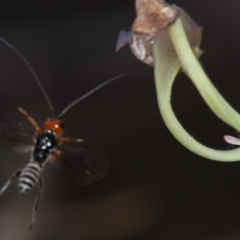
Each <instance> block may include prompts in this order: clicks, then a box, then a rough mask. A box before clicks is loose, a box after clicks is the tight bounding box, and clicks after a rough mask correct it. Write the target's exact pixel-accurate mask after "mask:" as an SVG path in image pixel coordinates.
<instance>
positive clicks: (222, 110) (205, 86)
mask: <svg viewBox="0 0 240 240" xmlns="http://www.w3.org/2000/svg"><path fill="white" fill-rule="evenodd" d="M169 33H170V36H171V38H172V40H173V43H174V47H175V48H176V51H177V53H178V55H179V58H180V60H181V63H182V65H181V63H180V61H179V59H178V58H176V59H175V60H174V61H172V62H171V63H170V64H169V62H167V61H166V59H164V56H163V55H164V52H165V51H167V50H163V47H162V46H161V45H160V44H158V42H157V41H155V44H154V49H153V52H154V64H155V67H154V74H155V84H156V90H157V97H158V104H159V109H160V112H161V115H162V117H163V120H164V122H165V123H166V125H167V127H168V129H169V130H170V131H171V133H172V134H173V135H174V137H175V138H176V139H177V140H178V141H179V142H180V143H181V144H183V145H184V146H185V147H186V148H188V149H189V150H190V151H192V152H194V153H196V154H198V155H200V156H202V157H205V158H208V159H211V160H216V161H222V162H233V161H239V160H240V148H237V149H233V150H225V151H224V150H223V151H222V150H214V149H211V148H208V147H206V146H204V145H203V144H201V143H199V142H198V141H196V140H195V139H194V138H193V137H191V136H190V135H189V134H188V132H187V131H186V130H185V129H184V128H183V127H182V126H181V124H180V123H179V121H178V120H177V118H176V117H175V115H174V112H173V111H172V107H171V103H170V101H171V89H172V85H173V82H174V80H175V78H176V75H177V73H178V71H179V69H180V67H181V66H182V67H183V69H184V70H185V71H186V72H187V74H188V76H189V77H190V78H191V79H192V80H193V78H194V80H193V81H194V84H195V85H196V86H197V88H198V90H199V91H200V93H201V95H202V96H203V98H204V99H205V101H206V102H207V104H208V105H210V107H211V109H212V110H213V111H214V112H215V113H216V114H217V116H219V117H220V118H221V119H222V120H224V121H225V122H227V123H228V124H229V125H231V126H233V127H234V128H235V129H237V130H240V124H239V123H240V118H239V115H238V114H237V113H236V112H235V110H234V109H232V108H231V107H230V105H229V104H228V103H226V101H225V100H224V99H223V98H222V97H221V95H220V94H219V93H218V92H217V90H216V89H215V87H214V86H213V85H212V84H211V82H210V80H209V79H208V78H207V76H206V74H205V73H204V71H203V70H202V67H201V65H200V64H199V62H198V60H197V59H196V57H195V55H194V54H193V52H192V49H191V47H190V45H189V44H188V40H187V38H186V35H185V32H184V29H183V26H182V22H181V19H178V20H177V21H176V22H175V23H174V24H173V25H172V26H170V27H169ZM164 47H165V46H164ZM180 48H181V49H180ZM166 72H167V74H166ZM226 119H227V120H226Z"/></svg>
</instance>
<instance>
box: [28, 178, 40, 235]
mask: <svg viewBox="0 0 240 240" xmlns="http://www.w3.org/2000/svg"><path fill="white" fill-rule="evenodd" d="M38 187H39V193H38V196H37V198H36V200H35V202H34V204H33V210H32V219H31V224H30V226H29V229H28V230H29V231H31V230H32V228H33V223H34V221H35V216H36V212H37V208H38V204H39V202H40V200H41V198H42V194H43V191H44V182H43V179H42V178H40V179H39V183H38Z"/></svg>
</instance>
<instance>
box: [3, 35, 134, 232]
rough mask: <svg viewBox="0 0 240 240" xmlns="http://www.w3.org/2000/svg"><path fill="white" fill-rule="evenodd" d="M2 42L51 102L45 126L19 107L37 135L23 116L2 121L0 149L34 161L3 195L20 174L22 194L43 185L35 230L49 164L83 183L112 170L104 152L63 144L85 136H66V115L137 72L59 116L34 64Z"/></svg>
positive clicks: (82, 97) (13, 175) (7, 184)
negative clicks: (7, 149) (23, 64)
mask: <svg viewBox="0 0 240 240" xmlns="http://www.w3.org/2000/svg"><path fill="white" fill-rule="evenodd" d="M0 41H2V42H3V43H5V44H6V45H7V46H8V47H10V48H11V49H12V50H13V51H14V52H15V53H16V54H17V55H18V56H19V57H20V58H21V59H22V60H23V62H24V63H25V64H26V66H27V67H28V69H29V70H30V71H31V73H32V75H33V77H34V79H35V81H36V83H37V84H38V86H39V88H40V90H41V91H42V93H43V95H44V98H45V99H46V101H47V103H48V106H49V109H50V111H51V115H52V117H51V118H48V119H47V120H46V121H45V123H44V127H43V128H41V127H40V126H39V124H38V123H37V122H36V120H35V119H34V118H33V117H32V116H30V114H28V113H27V111H26V110H24V109H23V108H21V107H19V108H18V110H19V111H20V113H22V114H23V115H24V116H25V117H26V119H27V120H28V121H29V123H30V124H31V125H32V127H33V129H34V130H35V134H34V135H31V134H30V133H29V132H28V131H27V130H26V128H25V126H24V124H23V123H22V121H21V119H19V118H11V119H6V120H5V121H0V148H4V147H10V148H11V149H13V150H15V151H17V152H30V156H31V157H30V162H29V163H28V164H27V165H26V166H25V167H24V168H22V169H20V170H18V171H16V172H14V173H13V174H12V176H11V177H10V178H9V179H8V180H7V182H6V183H5V184H4V185H3V187H2V188H1V189H0V196H2V195H3V194H4V192H5V191H6V190H7V188H8V187H9V185H10V184H11V182H12V180H13V179H14V178H16V177H18V190H19V193H21V194H28V193H30V192H31V191H32V190H33V189H34V188H35V187H36V186H38V187H39V193H38V196H37V198H36V200H35V202H34V205H33V211H32V218H31V224H30V227H29V229H32V226H33V223H34V221H35V214H36V211H37V208H38V204H39V201H40V200H41V197H42V194H43V191H44V182H43V177H42V172H43V169H44V166H45V164H46V163H48V162H51V163H53V165H54V166H56V167H57V168H59V169H60V170H62V171H63V172H64V173H65V174H66V175H67V176H68V177H70V178H71V179H72V180H73V181H75V182H77V183H78V184H81V185H88V184H90V183H92V182H93V181H94V180H100V179H102V178H103V177H104V176H105V175H106V174H107V172H108V170H109V161H108V159H107V157H106V156H105V154H104V153H102V152H101V151H98V150H93V151H88V150H86V149H84V148H82V147H67V146H64V145H62V144H63V143H65V142H77V143H81V142H82V139H80V138H70V137H63V132H64V127H63V123H62V118H63V116H64V115H65V114H66V112H67V111H68V110H69V109H71V108H72V107H73V106H75V105H76V104H77V103H79V102H81V101H82V100H83V99H85V98H87V97H88V96H90V95H92V94H93V93H94V92H96V91H98V90H99V89H101V88H102V87H104V86H105V85H107V84H109V83H110V82H113V81H115V80H117V79H119V78H122V77H123V76H126V75H128V74H130V73H132V72H134V71H130V72H127V73H124V74H121V75H118V76H116V77H114V78H111V79H109V80H107V81H105V82H103V83H102V84H100V85H98V86H97V87H95V88H93V89H92V90H90V91H89V92H87V93H86V94H84V95H83V96H81V97H79V98H77V99H76V100H75V101H73V102H72V103H70V104H69V105H68V106H67V107H66V108H65V109H64V110H63V111H62V112H61V113H60V114H59V115H55V114H54V111H53V106H52V103H51V101H50V98H49V96H48V95H47V93H46V91H45V89H44V88H43V86H42V84H41V82H40V80H39V78H38V76H37V75H36V73H35V71H34V70H33V68H32V66H31V65H30V64H29V62H28V61H27V60H26V58H25V57H24V56H23V55H22V54H21V53H20V52H19V51H18V50H17V49H15V48H14V47H13V46H12V45H11V44H9V43H8V42H7V41H6V40H4V39H3V38H1V37H0ZM135 71H136V70H135Z"/></svg>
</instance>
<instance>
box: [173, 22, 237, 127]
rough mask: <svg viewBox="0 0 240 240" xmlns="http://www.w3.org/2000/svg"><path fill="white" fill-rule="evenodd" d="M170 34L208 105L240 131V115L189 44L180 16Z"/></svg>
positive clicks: (184, 64)
mask: <svg viewBox="0 0 240 240" xmlns="http://www.w3.org/2000/svg"><path fill="white" fill-rule="evenodd" d="M169 34H170V37H171V39H172V42H173V45H174V48H175V50H176V52H177V54H178V57H179V58H180V61H181V66H182V68H183V69H184V71H185V72H186V74H187V75H188V77H189V78H190V79H191V80H192V82H193V83H194V85H195V86H196V87H197V89H198V91H199V93H200V94H201V96H202V97H203V99H204V100H205V102H206V103H207V105H208V106H209V107H210V108H211V109H212V111H213V112H214V113H215V114H216V115H217V116H218V117H219V118H220V119H222V120H223V121H224V122H226V123H227V124H228V125H230V126H231V127H233V128H234V129H236V130H238V131H240V115H239V114H238V113H237V112H236V111H235V110H234V109H233V108H232V107H231V106H230V105H229V104H228V103H227V102H226V101H225V99H224V98H223V97H222V96H221V95H220V94H219V92H218V91H217V89H216V88H215V87H214V85H213V84H212V83H211V81H210V79H209V78H208V76H207V75H206V73H205V72H204V70H203V68H202V66H201V64H200V63H199V61H198V59H197V58H196V56H195V54H194V53H193V51H192V48H191V47H190V45H189V42H188V39H187V36H186V34H185V31H184V28H183V25H182V21H181V19H180V18H179V19H178V20H177V21H176V22H175V23H174V24H172V25H171V26H169Z"/></svg>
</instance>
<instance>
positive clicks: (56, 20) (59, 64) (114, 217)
mask: <svg viewBox="0 0 240 240" xmlns="http://www.w3.org/2000/svg"><path fill="white" fill-rule="evenodd" d="M170 3H175V4H176V5H178V6H181V7H182V8H184V9H185V10H186V11H187V12H188V13H189V14H190V15H191V16H192V17H193V19H194V20H195V21H196V22H197V23H199V24H200V25H202V26H204V33H203V43H202V48H203V50H204V51H205V53H204V55H203V56H202V57H201V62H202V64H203V65H204V67H205V69H206V72H207V73H208V75H209V76H210V78H211V79H212V81H213V83H214V84H215V85H216V87H217V88H218V89H219V90H220V92H221V93H222V94H223V96H224V97H226V99H227V100H229V102H230V103H231V105H232V106H234V107H235V108H236V109H237V110H240V104H239V98H238V96H239V92H240V91H239V78H240V77H239V59H240V57H239V56H240V28H239V24H238V23H239V19H240V16H239V9H240V2H239V1H237V0H229V1H223V0H220V1H217V4H216V1H206V0H194V1H180V0H179V1H174V2H173V1H172V2H170ZM0 6H1V7H0V36H1V37H3V38H5V39H6V40H7V41H9V42H10V43H11V44H13V45H14V46H15V47H16V48H17V49H18V50H19V51H21V52H22V53H23V54H24V55H25V57H26V58H27V59H28V60H29V62H30V63H31V64H32V66H33V67H34V69H35V70H36V72H37V74H38V76H39V77H40V79H41V80H42V83H43V85H44V87H45V88H46V91H47V92H48V93H49V95H50V98H51V100H52V102H53V105H54V108H55V111H56V112H57V113H58V112H60V111H61V110H62V109H63V108H64V107H65V106H66V105H67V104H69V103H70V102H71V101H73V100H74V99H76V98H77V97H79V96H80V95H82V94H83V93H85V92H87V91H88V90H90V89H91V88H93V87H95V86H96V85H98V84H100V83H101V82H103V81H104V80H106V79H108V78H110V77H113V76H115V75H117V74H120V73H123V72H126V71H129V70H132V69H134V68H136V67H139V66H141V65H142V64H141V63H140V62H139V61H138V60H137V59H135V58H134V56H133V55H132V53H131V52H130V50H129V48H128V47H126V48H124V49H122V50H121V51H120V52H119V53H116V52H115V44H116V40H117V36H118V32H119V31H120V30H122V29H124V30H128V29H130V27H131V24H132V21H133V20H134V17H135V10H134V1H133V0H131V1H130V0H122V1H112V0H111V1H110V0H105V1H97V0H95V1H94V0H93V1H74V0H72V1H71V0H68V1H61V3H60V1H50V0H48V1H37V0H35V1H27V0H26V1H14V0H13V1H6V0H5V1H1V3H0ZM172 103H173V107H174V110H175V112H176V115H177V116H178V117H179V119H180V121H181V122H182V124H183V125H184V126H185V127H186V129H187V130H188V131H189V132H190V133H191V134H192V135H193V136H194V137H195V138H196V139H198V140H199V141H200V142H202V143H204V144H205V145H207V146H209V147H212V148H215V149H223V150H224V149H228V148H229V146H228V145H227V144H226V143H225V142H224V141H223V139H222V136H223V135H224V134H233V135H235V136H236V133H235V131H234V130H232V129H230V128H229V127H228V126H226V124H225V123H223V122H222V121H220V120H219V119H217V118H216V117H215V116H214V115H213V113H212V112H211V111H210V110H209V109H208V107H207V106H206V105H205V103H204V102H203V101H202V99H201V98H200V97H199V94H198V92H197V91H196V90H195V88H194V87H193V85H192V84H191V82H190V81H189V80H188V79H187V77H186V76H185V75H184V74H181V75H179V76H178V79H177V81H176V84H175V85H174V89H173V97H172ZM18 106H21V107H23V108H24V109H26V110H27V111H28V112H29V113H30V114H31V115H32V116H33V117H34V118H36V120H37V121H38V122H39V124H42V123H43V121H44V120H45V119H46V118H47V117H49V109H48V106H47V105H46V101H45V99H44V98H43V96H42V93H41V92H40V90H39V88H38V86H37V84H36V83H35V82H34V80H33V77H32V76H31V74H30V73H29V70H28V69H27V68H26V66H25V65H24V64H23V62H22V61H21V60H20V59H19V58H18V57H17V56H16V55H15V53H13V52H12V51H11V49H9V48H8V47H6V46H5V45H4V44H2V43H0V111H1V112H4V111H5V110H7V111H15V112H17V107H18ZM64 123H65V126H66V136H71V137H82V138H84V143H83V146H86V147H88V146H91V147H96V148H98V149H101V150H102V151H104V152H105V153H106V154H107V155H108V157H109V159H110V162H111V169H110V171H109V174H108V175H107V177H106V178H105V179H103V180H102V181H99V182H96V183H94V184H93V185H91V186H89V187H81V186H80V187H79V186H78V185H76V184H74V183H72V182H70V181H69V180H68V179H66V178H64V177H63V176H62V175H61V174H59V173H58V172H57V171H56V169H54V168H52V167H51V166H50V164H49V165H47V166H46V168H45V169H44V179H45V184H46V188H45V192H44V197H43V199H42V202H41V203H40V208H39V211H38V213H37V219H36V222H35V226H34V229H33V231H32V232H28V231H27V227H28V225H29V222H30V217H31V209H32V205H33V202H34V199H35V196H36V194H37V191H34V192H33V193H32V194H30V195H29V196H18V194H17V188H16V182H14V183H13V184H12V186H11V187H10V188H9V189H8V191H7V192H6V194H5V195H4V197H2V198H1V199H0V239H1V240H15V239H18V240H30V239H31V240H40V239H44V240H55V239H56V240H65V239H68V240H77V239H81V240H99V239H103V240H112V239H114V240H115V239H119V240H122V239H124V240H134V239H138V240H140V239H151V240H152V239H167V240H180V239H183V240H193V239H194V240H198V239H209V240H220V239H221V240H226V239H231V240H232V239H240V218H239V215H240V204H239V202H240V194H239V184H240V174H239V173H240V163H238V162H236V163H220V162H214V161H210V160H207V159H203V158H201V157H199V156H196V155H194V154H193V153H191V152H189V151H188V150H187V149H185V148H184V147H183V146H181V145H180V144H179V143H178V142H177V141H176V140H175V139H174V138H173V137H172V136H171V134H170V132H169V131H168V130H167V128H166V127H165V125H164V123H163V121H162V119H161V117H160V114H159V110H158V106H157V101H156V93H155V88H154V79H153V70H152V69H151V68H148V69H146V70H144V71H141V72H138V73H134V74H133V75H131V76H128V77H124V78H123V79H121V80H119V81H117V82H115V83H113V84H111V85H109V86H107V87H106V88H104V89H102V90H101V91H99V92H97V93H96V94H94V95H93V96H91V97H89V98H88V99H86V100H84V101H83V102H82V103H79V104H78V105H77V106H75V107H74V108H73V109H71V111H69V112H68V113H67V114H66V116H65V117H64ZM239 159H240V156H239ZM28 161H29V155H28V154H25V155H21V154H16V153H8V152H6V151H4V149H2V151H1V152H0V183H2V184H4V182H5V181H6V179H7V178H8V177H9V176H10V175H11V174H12V172H14V171H15V170H17V169H19V168H22V167H24V166H25V165H26V164H27V162H28Z"/></svg>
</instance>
